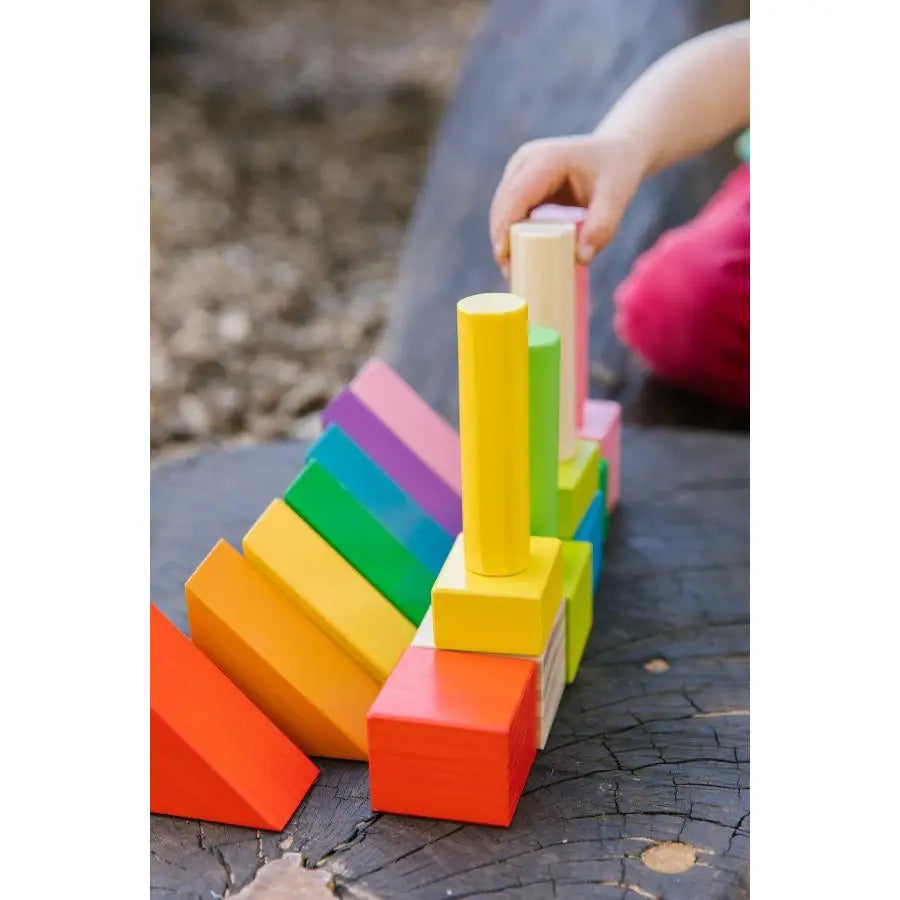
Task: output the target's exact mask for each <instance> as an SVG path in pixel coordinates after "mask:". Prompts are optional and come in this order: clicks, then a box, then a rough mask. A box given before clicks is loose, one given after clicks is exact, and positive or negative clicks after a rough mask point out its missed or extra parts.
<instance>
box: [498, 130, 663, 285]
mask: <svg viewBox="0 0 900 900" xmlns="http://www.w3.org/2000/svg"><path fill="white" fill-rule="evenodd" d="M646 164H647V163H646V159H645V158H644V154H642V153H640V152H639V150H638V147H637V146H636V144H635V143H634V142H631V141H628V140H626V139H623V138H609V137H604V136H603V135H600V134H587V135H576V136H573V137H562V138H548V139H545V140H538V141H530V142H529V143H527V144H523V145H522V146H521V147H520V148H519V149H518V150H517V151H516V152H515V153H514V154H513V155H512V157H511V158H510V160H509V162H508V163H507V164H506V170H505V171H504V173H503V178H502V179H501V180H500V184H499V186H498V187H497V191H496V193H495V194H494V199H493V202H492V204H491V242H492V245H493V248H494V258H495V259H496V260H497V264H498V265H499V266H500V268H501V269H502V270H503V271H504V273H507V272H508V268H509V228H510V226H511V225H513V224H514V223H515V222H518V221H520V220H522V219H524V218H526V217H527V216H528V214H529V213H530V212H531V210H532V209H534V208H535V207H536V206H540V205H542V204H544V203H559V204H562V205H565V206H581V207H586V208H587V211H588V212H587V217H586V218H585V221H584V224H583V225H582V227H581V233H580V235H579V239H578V246H577V248H576V255H577V257H578V261H579V262H580V263H582V264H586V263H588V262H590V260H591V259H592V258H593V256H594V255H595V254H596V253H597V252H598V251H600V250H602V249H603V248H604V247H605V246H606V245H607V244H608V243H609V242H610V240H612V238H613V235H615V233H616V231H617V229H618V227H619V223H620V221H621V220H622V215H623V214H624V212H625V209H626V207H627V206H628V204H629V203H630V202H631V199H632V197H633V196H634V194H635V193H636V191H637V189H638V187H639V186H640V183H641V180H642V178H643V177H644V174H645V172H646Z"/></svg>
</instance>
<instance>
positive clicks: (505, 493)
mask: <svg viewBox="0 0 900 900" xmlns="http://www.w3.org/2000/svg"><path fill="white" fill-rule="evenodd" d="M456 323H457V331H458V335H459V421H460V441H461V448H462V478H463V499H462V503H463V528H464V531H465V534H466V542H465V555H466V556H465V564H466V566H467V567H468V568H469V569H471V570H472V571H473V572H477V573H479V574H480V575H489V576H498V575H514V574H516V573H518V572H522V571H524V570H525V569H526V567H527V566H528V565H529V558H528V550H529V545H528V538H529V524H530V521H529V520H530V512H529V509H530V501H529V496H528V492H529V476H528V452H529V450H528V309H527V307H526V305H525V302H524V301H523V300H522V299H521V298H520V297H516V296H513V295H512V294H476V295H474V296H472V297H466V298H465V299H464V300H460V301H459V303H458V304H457V306H456ZM451 555H452V551H451ZM548 624H549V623H548ZM438 627H439V628H440V626H438Z"/></svg>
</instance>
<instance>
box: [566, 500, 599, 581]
mask: <svg viewBox="0 0 900 900" xmlns="http://www.w3.org/2000/svg"><path fill="white" fill-rule="evenodd" d="M605 517H606V506H605V504H604V502H603V491H597V493H596V494H595V495H594V499H593V500H591V505H590V506H589V507H588V508H587V512H586V513H585V514H584V518H583V519H582V520H581V524H580V525H579V526H578V528H577V530H576V531H575V537H574V538H573V540H576V541H587V542H588V543H589V544H590V545H591V547H592V548H593V554H592V569H593V571H592V573H591V574H592V576H593V585H594V592H595V593H596V591H597V585H598V584H599V583H600V574H601V572H602V571H603V523H604V519H605Z"/></svg>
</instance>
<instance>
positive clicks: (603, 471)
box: [600, 456, 609, 541]
mask: <svg viewBox="0 0 900 900" xmlns="http://www.w3.org/2000/svg"><path fill="white" fill-rule="evenodd" d="M608 481H609V460H608V459H607V458H606V457H605V456H604V457H603V458H602V459H601V460H600V493H601V494H603V496H604V497H608V496H609V494H607V493H606V485H607V482H608ZM603 510H604V512H603V540H604V541H605V540H606V535H607V534H609V508H608V507H607V506H604V507H603Z"/></svg>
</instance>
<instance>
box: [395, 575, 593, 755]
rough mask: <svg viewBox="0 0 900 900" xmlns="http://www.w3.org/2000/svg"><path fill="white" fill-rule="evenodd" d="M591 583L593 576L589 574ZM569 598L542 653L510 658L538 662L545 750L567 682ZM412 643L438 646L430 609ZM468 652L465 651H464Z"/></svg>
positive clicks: (539, 720) (540, 743) (538, 731)
mask: <svg viewBox="0 0 900 900" xmlns="http://www.w3.org/2000/svg"><path fill="white" fill-rule="evenodd" d="M588 587H590V577H588ZM566 609H567V604H566V601H565V600H563V601H562V602H561V603H560V604H559V609H558V610H557V612H556V616H555V618H554V619H553V628H552V629H551V631H550V636H549V637H548V638H547V643H546V645H545V647H544V650H543V652H542V653H541V655H540V656H515V655H512V656H510V658H511V659H530V660H531V661H532V662H534V663H535V665H537V715H536V723H537V727H536V737H537V742H538V743H537V748H538V750H543V749H544V747H545V746H546V745H547V738H548V737H549V735H550V729H551V728H552V727H553V720H554V719H555V718H556V711H557V709H558V708H559V701H560V700H561V699H562V693H563V688H564V687H565V683H566ZM412 646H413V647H427V648H431V649H432V650H435V649H437V647H436V645H435V643H434V618H433V615H432V611H431V610H430V609H429V610H428V612H427V613H426V614H425V617H424V618H423V619H422V624H421V625H419V629H418V631H416V636H415V637H414V638H413V642H412ZM463 652H465V651H463Z"/></svg>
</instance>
